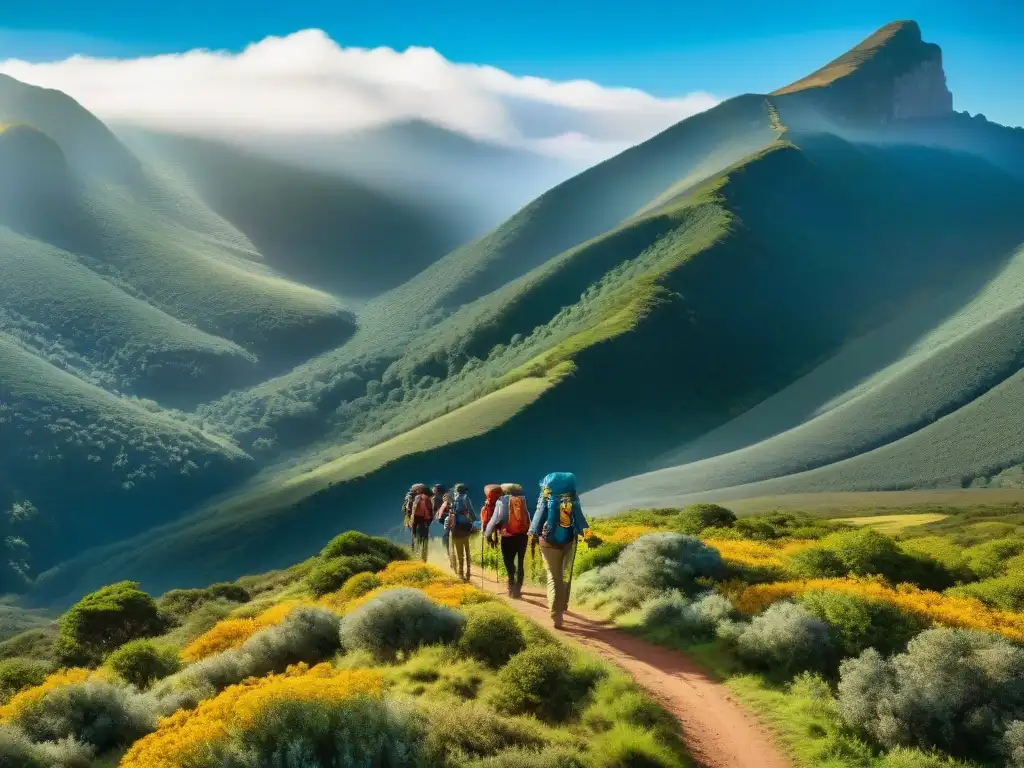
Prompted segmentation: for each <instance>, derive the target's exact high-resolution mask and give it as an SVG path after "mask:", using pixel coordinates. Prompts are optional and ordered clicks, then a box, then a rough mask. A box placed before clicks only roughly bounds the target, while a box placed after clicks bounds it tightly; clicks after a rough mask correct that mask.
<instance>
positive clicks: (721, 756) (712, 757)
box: [474, 572, 792, 768]
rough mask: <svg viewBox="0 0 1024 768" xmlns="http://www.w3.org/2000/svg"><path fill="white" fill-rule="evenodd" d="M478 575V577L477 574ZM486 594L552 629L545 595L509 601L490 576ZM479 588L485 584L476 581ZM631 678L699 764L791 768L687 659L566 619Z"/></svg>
mask: <svg viewBox="0 0 1024 768" xmlns="http://www.w3.org/2000/svg"><path fill="white" fill-rule="evenodd" d="M478 573H479V572H478ZM488 576H490V578H485V579H484V581H483V588H484V589H485V590H487V591H490V592H493V593H494V594H497V595H500V596H501V597H502V598H504V599H505V600H506V601H507V602H508V604H509V605H511V606H512V607H514V608H515V609H516V610H517V611H519V612H520V613H522V614H523V615H524V616H526V617H528V618H530V619H533V620H534V621H536V622H538V623H539V624H541V625H542V626H547V627H550V626H551V623H550V620H549V618H548V611H547V602H546V597H545V595H544V594H543V593H542V592H540V590H538V589H536V588H526V587H524V589H523V599H522V600H510V599H508V597H507V596H506V595H505V586H504V584H503V583H499V582H498V581H495V580H494V579H495V575H494V574H490V573H489V574H488ZM474 582H475V583H478V584H479V583H480V582H479V580H478V579H474ZM558 634H560V635H561V636H563V637H564V638H565V639H566V640H569V641H571V642H575V643H576V644H578V645H581V646H583V647H584V648H586V649H587V650H589V651H591V652H592V653H595V654H597V655H598V656H600V657H601V658H603V659H605V660H606V661H608V662H611V663H612V664H615V665H616V666H617V667H619V668H621V669H623V670H624V671H626V672H627V673H629V674H630V675H631V676H632V677H633V679H634V680H636V682H637V683H638V684H639V685H640V686H641V687H643V688H644V690H646V691H647V693H648V694H649V695H650V696H651V697H652V698H654V699H655V700H656V701H657V702H658V703H659V704H661V706H663V707H664V708H665V709H666V711H668V712H670V713H671V714H672V715H673V716H674V717H675V718H676V719H677V720H678V721H679V724H680V726H681V728H682V732H683V739H684V741H685V742H686V746H687V748H688V749H689V751H690V754H691V755H692V756H693V758H694V760H696V761H697V763H698V764H699V765H701V766H705V768H790V766H791V765H792V763H791V762H790V760H789V759H788V758H787V757H786V756H785V755H784V754H783V753H782V752H781V751H780V750H779V749H778V747H776V746H775V744H774V742H773V741H772V737H771V735H770V734H769V732H768V731H767V730H766V729H765V727H764V726H763V725H761V723H760V722H758V720H757V718H756V717H754V715H752V714H750V713H749V712H747V711H746V710H745V709H744V708H743V707H742V706H740V704H739V703H738V702H737V701H736V700H735V699H734V698H733V697H732V694H730V693H729V691H728V689H727V688H726V687H725V686H724V685H722V684H721V683H720V682H718V681H717V680H715V679H713V678H712V677H711V676H710V675H709V674H708V673H707V672H705V671H704V670H703V669H701V668H700V667H699V666H697V664H696V663H695V662H694V661H693V660H692V659H690V658H689V657H687V656H686V655H685V654H682V653H679V652H677V651H672V650H669V649H667V648H662V647H660V646H657V645H654V644H652V643H649V642H647V641H646V640H643V639H641V638H639V637H636V636H634V635H631V634H629V633H627V632H624V631H622V630H621V629H618V628H616V627H615V626H614V625H613V624H612V623H611V622H609V621H606V620H604V619H601V618H598V617H595V616H591V615H587V614H585V613H582V612H580V611H579V610H578V609H574V610H573V611H570V612H569V613H567V614H565V623H564V625H563V628H562V630H561V632H559V633H558Z"/></svg>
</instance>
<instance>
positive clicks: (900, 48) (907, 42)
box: [772, 21, 953, 124]
mask: <svg viewBox="0 0 1024 768" xmlns="http://www.w3.org/2000/svg"><path fill="white" fill-rule="evenodd" d="M772 95H773V96H776V97H778V98H779V105H780V108H785V107H787V106H788V107H790V108H791V109H794V110H806V109H808V108H809V109H812V110H814V111H816V112H819V113H821V114H823V115H825V116H827V117H828V118H830V119H833V120H838V121H840V122H849V123H857V124H879V123H891V122H893V121H896V120H913V119H919V118H930V117H939V116H942V115H948V114H952V112H953V94H951V93H950V92H949V89H948V88H947V87H946V73H945V72H944V70H943V69H942V50H941V49H940V48H939V46H937V45H935V44H934V43H926V42H924V41H923V40H922V39H921V28H920V27H919V26H918V25H917V23H916V22H913V21H902V22H894V23H893V24H889V25H887V26H885V27H882V28H881V29H880V30H878V31H877V32H875V33H874V34H873V35H871V36H870V37H868V38H867V39H865V40H864V41H863V42H861V43H860V44H858V45H857V46H855V47H854V48H852V49H850V50H849V51H847V52H846V53H845V54H843V55H842V56H840V57H839V58H838V59H835V60H834V61H831V62H829V63H828V64H826V65H825V66H824V67H822V68H821V69H819V70H817V71H816V72H813V73H812V74H810V75H808V76H807V77H805V78H803V79H802V80H798V81H797V82H795V83H793V84H791V85H788V86H786V87H785V88H781V89H779V90H778V91H775V93H774V94H772Z"/></svg>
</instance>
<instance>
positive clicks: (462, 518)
mask: <svg viewBox="0 0 1024 768" xmlns="http://www.w3.org/2000/svg"><path fill="white" fill-rule="evenodd" d="M475 523H476V513H474V512H473V502H472V501H470V500H469V486H468V485H466V484H465V483H456V485H455V487H454V488H453V489H452V493H451V494H449V497H448V502H447V504H445V515H444V526H445V529H446V530H448V531H449V532H450V533H451V540H452V543H453V544H454V545H455V546H454V547H452V548H451V550H452V551H451V553H450V555H449V559H450V561H451V565H452V570H453V571H455V572H456V573H458V574H459V577H460V578H461V579H462V580H463V581H469V571H470V565H471V564H472V563H471V561H470V558H469V537H470V536H472V535H473V531H475V530H476V525H475Z"/></svg>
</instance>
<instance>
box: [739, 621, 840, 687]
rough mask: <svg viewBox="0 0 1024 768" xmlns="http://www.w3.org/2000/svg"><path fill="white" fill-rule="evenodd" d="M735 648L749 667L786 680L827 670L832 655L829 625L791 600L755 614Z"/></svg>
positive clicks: (831, 662)
mask: <svg viewBox="0 0 1024 768" xmlns="http://www.w3.org/2000/svg"><path fill="white" fill-rule="evenodd" d="M736 649H737V652H738V653H739V656H740V658H741V659H743V661H745V662H746V663H747V664H749V665H750V666H752V667H755V668H757V669H763V670H765V671H767V672H770V673H771V674H773V675H775V676H778V677H782V678H786V679H788V678H791V677H793V676H794V675H796V674H797V673H798V672H806V671H820V670H826V669H828V668H829V667H830V666H831V665H832V664H833V662H834V658H835V655H834V649H833V645H832V638H831V636H830V635H829V629H828V624H826V623H825V622H823V621H822V620H821V619H819V618H817V617H816V616H813V615H811V613H810V612H808V611H807V609H805V608H803V607H801V606H799V605H797V604H795V603H790V602H781V603H775V604H774V605H771V606H769V607H768V609H767V610H766V611H765V612H764V613H762V614H761V615H759V616H755V617H754V618H753V620H752V621H751V622H750V624H749V626H747V627H746V629H745V630H744V632H743V634H742V635H740V636H739V638H738V640H737V643H736Z"/></svg>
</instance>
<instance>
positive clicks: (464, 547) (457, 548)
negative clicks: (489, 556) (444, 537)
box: [451, 533, 472, 579]
mask: <svg viewBox="0 0 1024 768" xmlns="http://www.w3.org/2000/svg"><path fill="white" fill-rule="evenodd" d="M469 538H470V534H461V535H460V534H458V533H453V534H452V544H453V545H454V546H452V548H451V561H452V570H453V571H455V572H456V573H457V574H459V576H461V577H462V578H464V579H468V578H469V567H470V565H471V564H472V561H471V560H470V559H469Z"/></svg>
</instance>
